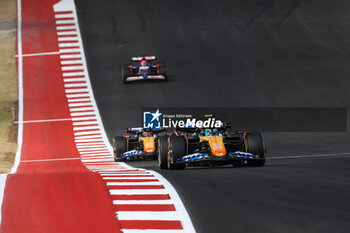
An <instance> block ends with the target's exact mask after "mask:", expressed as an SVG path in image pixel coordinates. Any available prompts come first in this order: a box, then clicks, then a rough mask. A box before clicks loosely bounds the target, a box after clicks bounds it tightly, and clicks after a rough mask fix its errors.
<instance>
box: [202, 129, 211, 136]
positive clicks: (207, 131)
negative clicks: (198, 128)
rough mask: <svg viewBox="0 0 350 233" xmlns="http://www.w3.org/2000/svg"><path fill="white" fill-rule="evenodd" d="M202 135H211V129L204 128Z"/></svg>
mask: <svg viewBox="0 0 350 233" xmlns="http://www.w3.org/2000/svg"><path fill="white" fill-rule="evenodd" d="M204 135H205V136H206V137H208V136H212V131H211V129H205V131H204Z"/></svg>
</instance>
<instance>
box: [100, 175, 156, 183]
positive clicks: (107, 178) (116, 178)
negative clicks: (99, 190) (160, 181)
mask: <svg viewBox="0 0 350 233" xmlns="http://www.w3.org/2000/svg"><path fill="white" fill-rule="evenodd" d="M102 179H103V180H155V179H157V178H156V177H113V176H107V177H103V178H102ZM113 182H115V181H113Z"/></svg>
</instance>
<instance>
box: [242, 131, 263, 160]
mask: <svg viewBox="0 0 350 233" xmlns="http://www.w3.org/2000/svg"><path fill="white" fill-rule="evenodd" d="M245 147H246V152H248V153H251V154H254V155H257V158H256V159H249V160H248V161H247V163H248V166H251V167H260V166H264V164H265V144H264V138H263V136H262V134H261V133H260V132H248V133H247V134H246V135H245Z"/></svg>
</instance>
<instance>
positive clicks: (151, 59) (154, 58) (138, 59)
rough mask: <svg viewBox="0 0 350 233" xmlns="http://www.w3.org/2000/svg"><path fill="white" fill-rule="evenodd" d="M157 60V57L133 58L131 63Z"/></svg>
mask: <svg viewBox="0 0 350 233" xmlns="http://www.w3.org/2000/svg"><path fill="white" fill-rule="evenodd" d="M156 59H157V57H156V56H144V57H132V58H131V61H142V60H147V61H154V60H156Z"/></svg>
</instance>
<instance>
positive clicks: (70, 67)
mask: <svg viewBox="0 0 350 233" xmlns="http://www.w3.org/2000/svg"><path fill="white" fill-rule="evenodd" d="M81 69H83V66H62V67H61V70H62V71H66V70H81Z"/></svg>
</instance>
